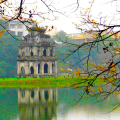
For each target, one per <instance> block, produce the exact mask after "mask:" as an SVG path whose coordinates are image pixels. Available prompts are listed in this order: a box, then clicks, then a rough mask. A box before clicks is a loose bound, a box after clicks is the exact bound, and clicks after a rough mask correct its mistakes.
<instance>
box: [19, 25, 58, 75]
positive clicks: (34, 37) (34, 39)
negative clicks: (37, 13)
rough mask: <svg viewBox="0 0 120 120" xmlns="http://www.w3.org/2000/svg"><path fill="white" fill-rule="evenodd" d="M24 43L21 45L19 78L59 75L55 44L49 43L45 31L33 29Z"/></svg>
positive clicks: (30, 29)
mask: <svg viewBox="0 0 120 120" xmlns="http://www.w3.org/2000/svg"><path fill="white" fill-rule="evenodd" d="M28 31H29V34H28V35H27V36H25V37H24V42H23V43H21V44H19V45H18V47H19V55H18V57H17V75H18V76H19V77H41V76H56V75H57V57H56V56H55V43H51V42H50V41H49V37H50V36H49V35H45V34H44V33H45V29H42V28H37V29H36V27H32V28H29V29H28Z"/></svg>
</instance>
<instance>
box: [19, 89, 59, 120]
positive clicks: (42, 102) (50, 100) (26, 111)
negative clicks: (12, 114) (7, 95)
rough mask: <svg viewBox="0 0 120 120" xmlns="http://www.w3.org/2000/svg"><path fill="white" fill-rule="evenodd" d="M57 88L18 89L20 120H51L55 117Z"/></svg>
mask: <svg viewBox="0 0 120 120" xmlns="http://www.w3.org/2000/svg"><path fill="white" fill-rule="evenodd" d="M57 94H58V93H57V88H46V89H42V88H35V89H32V88H30V89H21V88H19V89H18V106H19V111H20V113H19V114H20V120H32V119H33V120H52V118H53V117H55V118H56V115H57V103H58V95H57Z"/></svg>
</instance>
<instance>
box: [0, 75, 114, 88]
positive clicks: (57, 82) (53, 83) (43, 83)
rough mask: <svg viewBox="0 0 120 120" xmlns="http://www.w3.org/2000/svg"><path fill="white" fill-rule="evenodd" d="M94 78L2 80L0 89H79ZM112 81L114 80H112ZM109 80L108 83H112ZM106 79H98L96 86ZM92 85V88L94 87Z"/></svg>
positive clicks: (62, 77)
mask: <svg viewBox="0 0 120 120" xmlns="http://www.w3.org/2000/svg"><path fill="white" fill-rule="evenodd" d="M93 78H94V77H89V79H88V77H79V76H74V77H72V76H59V77H44V78H0V87H25V88H31V87H32V88H33V87H42V88H48V87H73V88H74V87H77V88H80V86H87V85H88V84H89V81H91V79H93ZM110 80H112V79H110ZM110 80H108V82H109V81H110ZM106 82H107V80H105V78H104V77H98V78H97V80H96V81H95V83H94V85H98V86H99V85H101V84H104V83H106ZM94 85H91V86H94Z"/></svg>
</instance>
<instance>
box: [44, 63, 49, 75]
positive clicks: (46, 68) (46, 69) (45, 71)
mask: <svg viewBox="0 0 120 120" xmlns="http://www.w3.org/2000/svg"><path fill="white" fill-rule="evenodd" d="M44 73H48V64H47V63H46V64H45V65H44Z"/></svg>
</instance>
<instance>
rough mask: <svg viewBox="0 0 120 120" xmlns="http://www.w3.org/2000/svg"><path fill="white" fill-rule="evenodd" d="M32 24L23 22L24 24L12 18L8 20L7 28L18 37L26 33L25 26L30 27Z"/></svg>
mask: <svg viewBox="0 0 120 120" xmlns="http://www.w3.org/2000/svg"><path fill="white" fill-rule="evenodd" d="M32 26H33V24H32V23H29V22H25V23H24V24H23V23H22V22H21V21H18V20H12V21H10V22H9V30H10V31H12V35H17V36H19V37H20V38H23V36H26V35H27V34H28V30H27V27H32Z"/></svg>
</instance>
